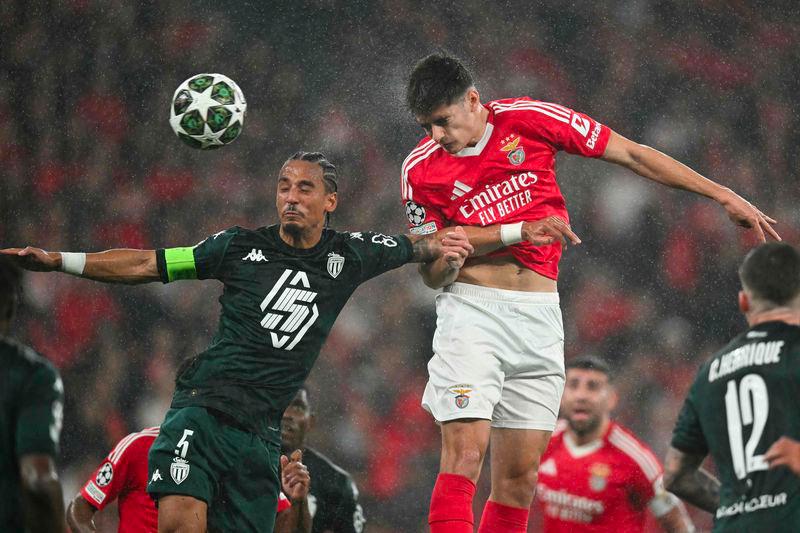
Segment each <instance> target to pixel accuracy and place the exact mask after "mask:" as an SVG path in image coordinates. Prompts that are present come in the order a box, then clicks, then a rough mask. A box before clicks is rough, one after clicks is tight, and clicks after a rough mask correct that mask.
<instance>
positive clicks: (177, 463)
mask: <svg viewBox="0 0 800 533" xmlns="http://www.w3.org/2000/svg"><path fill="white" fill-rule="evenodd" d="M169 475H170V476H172V481H174V482H175V484H176V485H180V484H181V483H183V482H184V481H186V478H187V477H189V461H187V460H186V459H181V458H180V457H173V458H172V464H171V465H170V467H169Z"/></svg>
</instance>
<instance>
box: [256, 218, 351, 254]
mask: <svg viewBox="0 0 800 533" xmlns="http://www.w3.org/2000/svg"><path fill="white" fill-rule="evenodd" d="M279 230H280V224H273V225H272V226H269V227H267V228H266V231H267V233H268V234H269V235H270V236H271V237H272V240H273V241H274V242H275V246H276V247H277V248H279V249H280V250H282V251H283V252H284V253H287V254H289V255H295V256H306V255H314V254H315V253H317V252H318V251H319V250H321V249H322V248H324V247H325V246H326V245H327V244H328V241H330V240H331V239H332V238H333V236H334V235H336V232H335V231H333V230H331V229H328V228H325V229H324V230H322V237H321V238H320V240H319V242H318V243H317V244H315V245H314V246H312V247H311V248H295V247H294V246H289V245H288V244H286V243H285V242H284V240H283V239H281V235H280V233H279Z"/></svg>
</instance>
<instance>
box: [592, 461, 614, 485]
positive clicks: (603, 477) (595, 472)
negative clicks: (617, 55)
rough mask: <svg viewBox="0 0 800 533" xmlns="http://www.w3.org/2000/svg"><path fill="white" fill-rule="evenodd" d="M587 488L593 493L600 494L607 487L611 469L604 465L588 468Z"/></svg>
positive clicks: (598, 464) (597, 464) (594, 465)
mask: <svg viewBox="0 0 800 533" xmlns="http://www.w3.org/2000/svg"><path fill="white" fill-rule="evenodd" d="M589 474H590V475H591V477H590V478H589V487H591V489H592V490H593V491H595V492H600V491H601V490H603V489H605V488H606V485H608V476H610V475H611V467H610V466H608V465H607V464H604V463H595V464H593V465H592V466H590V467H589Z"/></svg>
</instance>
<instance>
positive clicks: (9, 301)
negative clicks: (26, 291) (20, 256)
mask: <svg viewBox="0 0 800 533" xmlns="http://www.w3.org/2000/svg"><path fill="white" fill-rule="evenodd" d="M21 292H22V269H20V268H19V267H18V266H17V265H15V264H14V263H12V262H11V259H9V258H7V257H4V256H0V320H11V319H12V318H13V317H14V313H15V312H16V310H17V305H18V304H19V300H20V295H21Z"/></svg>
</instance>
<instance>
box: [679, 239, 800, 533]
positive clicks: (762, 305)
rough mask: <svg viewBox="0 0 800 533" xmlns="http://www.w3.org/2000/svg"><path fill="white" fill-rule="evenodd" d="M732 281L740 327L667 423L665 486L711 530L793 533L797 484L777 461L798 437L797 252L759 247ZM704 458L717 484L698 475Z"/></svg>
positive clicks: (797, 521)
mask: <svg viewBox="0 0 800 533" xmlns="http://www.w3.org/2000/svg"><path fill="white" fill-rule="evenodd" d="M739 278H740V279H741V282H742V290H741V291H740V292H739V309H740V310H741V311H742V313H744V316H745V318H746V319H747V323H748V325H749V328H748V329H747V331H745V332H744V333H742V334H741V335H739V336H738V337H736V338H735V339H733V341H731V343H730V344H728V345H727V346H726V347H725V348H723V349H722V350H720V351H719V352H718V353H717V354H716V355H714V357H712V358H711V359H710V360H709V361H708V362H706V363H705V364H704V365H703V366H701V367H700V371H699V372H698V373H697V378H696V379H695V382H694V383H693V384H692V387H691V389H690V390H689V394H688V396H687V398H686V401H685V403H684V404H683V409H682V410H681V413H680V415H679V417H678V421H677V423H676V425H675V430H674V432H673V435H672V446H671V447H670V449H669V451H668V452H667V458H666V460H665V461H664V466H665V470H666V472H665V475H664V482H665V484H666V487H667V489H668V490H669V491H671V492H674V493H675V494H677V495H678V496H680V497H681V498H683V499H684V500H686V501H687V502H689V503H691V504H693V505H696V506H697V507H700V508H701V509H704V510H706V511H708V512H709V513H714V531H769V532H770V533H779V532H789V531H793V532H796V531H798V530H799V529H800V478H798V477H797V476H796V475H795V473H794V472H793V471H792V470H790V469H788V468H784V467H782V466H781V463H783V462H784V461H790V459H791V457H790V456H791V455H792V452H791V446H789V447H788V449H783V448H787V446H786V444H787V443H790V442H791V441H797V440H798V439H800V412H798V410H797V400H798V398H799V397H800V327H798V326H800V253H798V252H797V250H796V249H795V248H793V247H792V246H790V245H788V244H783V243H769V244H765V245H762V246H760V247H758V248H756V249H755V250H753V251H751V252H750V253H749V254H747V257H745V260H744V262H743V263H742V266H741V268H740V269H739ZM781 439H783V440H781ZM776 445H777V446H776ZM769 448H772V449H771V450H769V451H768V449H769ZM770 452H771V453H770ZM787 453H788V456H787ZM708 454H711V456H712V457H713V458H714V464H715V465H716V467H717V470H718V471H719V478H720V479H719V481H718V480H717V479H715V478H714V477H713V476H711V475H710V474H709V473H708V472H706V471H705V470H703V469H702V468H700V465H701V463H702V462H703V460H704V459H705V458H706V456H707V455H708ZM770 459H772V461H773V463H775V464H774V465H773V466H774V469H769V468H770V464H769V462H770ZM720 482H721V483H720Z"/></svg>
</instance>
